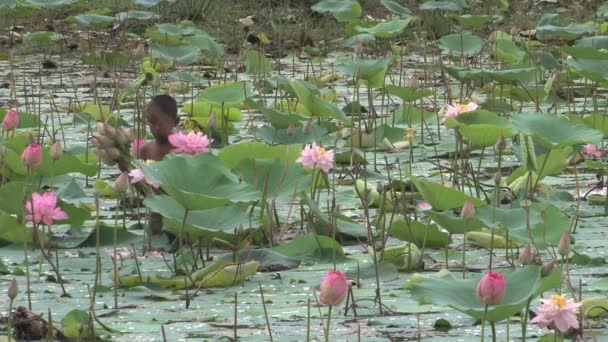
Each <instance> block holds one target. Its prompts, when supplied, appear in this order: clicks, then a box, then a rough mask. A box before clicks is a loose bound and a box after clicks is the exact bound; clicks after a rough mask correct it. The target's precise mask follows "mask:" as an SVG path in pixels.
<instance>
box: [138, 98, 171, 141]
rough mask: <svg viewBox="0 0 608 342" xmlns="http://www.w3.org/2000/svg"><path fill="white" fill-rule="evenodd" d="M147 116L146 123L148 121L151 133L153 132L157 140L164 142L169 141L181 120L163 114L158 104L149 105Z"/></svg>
mask: <svg viewBox="0 0 608 342" xmlns="http://www.w3.org/2000/svg"><path fill="white" fill-rule="evenodd" d="M145 115H146V121H148V127H150V132H152V135H153V136H154V138H155V139H156V140H162V141H166V140H167V139H168V137H169V135H170V134H171V133H172V132H173V128H174V127H175V126H177V123H178V120H179V119H177V118H172V117H171V116H170V115H167V114H165V113H163V112H162V111H161V109H160V108H159V106H157V105H156V104H148V106H147V107H146V114H145Z"/></svg>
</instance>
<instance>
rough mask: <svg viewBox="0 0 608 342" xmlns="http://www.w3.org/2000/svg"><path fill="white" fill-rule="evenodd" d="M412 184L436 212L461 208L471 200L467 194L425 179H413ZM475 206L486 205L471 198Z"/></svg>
mask: <svg viewBox="0 0 608 342" xmlns="http://www.w3.org/2000/svg"><path fill="white" fill-rule="evenodd" d="M412 182H413V183H414V185H415V186H416V189H417V190H418V192H420V194H421V195H422V197H424V200H425V201H427V202H429V203H430V204H431V205H432V206H433V209H435V210H439V211H441V210H445V209H452V208H458V207H461V206H462V205H463V204H464V202H465V201H466V200H467V198H469V196H467V195H466V194H465V193H463V192H460V191H458V190H456V189H454V188H449V187H447V186H445V185H442V184H439V183H434V182H430V181H427V180H423V179H417V178H412ZM471 199H472V200H473V204H475V206H483V205H485V203H484V202H483V201H482V200H480V199H478V198H473V197H472V198H471Z"/></svg>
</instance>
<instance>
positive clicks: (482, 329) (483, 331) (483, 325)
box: [481, 304, 488, 342]
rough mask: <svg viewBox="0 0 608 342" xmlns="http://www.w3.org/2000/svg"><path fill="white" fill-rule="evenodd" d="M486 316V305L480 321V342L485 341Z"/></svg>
mask: <svg viewBox="0 0 608 342" xmlns="http://www.w3.org/2000/svg"><path fill="white" fill-rule="evenodd" d="M487 316H488V304H486V306H485V308H484V309H483V318H482V319H481V342H483V341H484V340H485V339H486V318H487Z"/></svg>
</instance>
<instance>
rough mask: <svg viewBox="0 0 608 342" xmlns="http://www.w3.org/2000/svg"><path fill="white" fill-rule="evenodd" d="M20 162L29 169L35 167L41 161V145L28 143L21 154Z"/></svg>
mask: <svg viewBox="0 0 608 342" xmlns="http://www.w3.org/2000/svg"><path fill="white" fill-rule="evenodd" d="M21 162H22V163H23V165H25V166H26V167H28V168H30V169H35V168H37V167H38V166H40V164H41V163H42V147H40V145H38V144H30V145H28V147H26V148H25V150H24V151H23V153H22V154H21Z"/></svg>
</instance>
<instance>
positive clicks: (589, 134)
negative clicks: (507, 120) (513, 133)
mask: <svg viewBox="0 0 608 342" xmlns="http://www.w3.org/2000/svg"><path fill="white" fill-rule="evenodd" d="M511 122H512V123H513V125H515V126H516V127H517V128H518V129H519V132H520V133H523V134H526V135H531V136H533V137H534V139H535V140H536V141H538V142H539V143H540V144H541V145H543V146H544V147H546V148H561V147H567V146H571V145H576V144H586V143H594V144H597V143H600V142H601V141H602V138H603V134H602V132H600V131H598V130H595V129H591V128H589V127H586V126H584V125H573V124H572V123H570V121H568V119H567V118H566V117H564V116H557V115H554V114H546V113H535V112H523V113H512V114H511Z"/></svg>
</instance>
